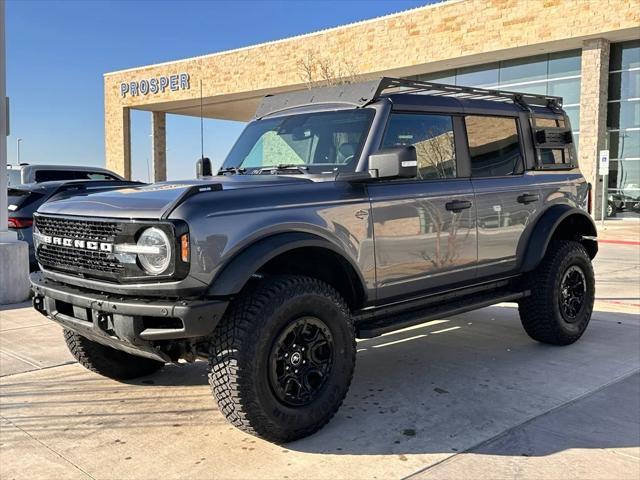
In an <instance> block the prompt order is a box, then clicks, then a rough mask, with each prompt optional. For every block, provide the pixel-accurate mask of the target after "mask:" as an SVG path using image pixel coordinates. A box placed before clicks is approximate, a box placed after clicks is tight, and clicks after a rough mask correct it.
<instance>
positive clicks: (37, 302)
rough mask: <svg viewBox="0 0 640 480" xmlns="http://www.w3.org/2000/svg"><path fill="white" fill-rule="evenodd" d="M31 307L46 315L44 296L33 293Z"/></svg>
mask: <svg viewBox="0 0 640 480" xmlns="http://www.w3.org/2000/svg"><path fill="white" fill-rule="evenodd" d="M32 303H33V308H35V309H36V310H37V311H38V312H40V313H41V314H42V315H46V314H47V312H46V309H45V307H44V297H43V296H42V295H34V296H33V300H32Z"/></svg>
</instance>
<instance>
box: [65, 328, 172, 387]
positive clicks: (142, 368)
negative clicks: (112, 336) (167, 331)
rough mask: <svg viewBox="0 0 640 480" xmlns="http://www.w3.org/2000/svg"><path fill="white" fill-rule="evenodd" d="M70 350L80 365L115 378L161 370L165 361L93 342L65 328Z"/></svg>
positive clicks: (138, 375) (127, 378)
mask: <svg viewBox="0 0 640 480" xmlns="http://www.w3.org/2000/svg"><path fill="white" fill-rule="evenodd" d="M64 340H65V342H66V343H67V347H69V351H70V352H71V354H72V355H73V356H74V357H75V359H76V360H77V361H78V363H79V364H80V365H82V366H83V367H85V368H86V369H88V370H91V371H92V372H96V373H99V374H100V375H103V376H105V377H109V378H113V379H115V380H130V379H133V378H137V377H143V376H145V375H150V374H152V373H155V372H156V371H158V370H160V369H161V368H162V367H163V366H164V363H162V362H158V361H156V360H151V359H150V358H145V357H139V356H137V355H131V354H129V353H126V352H123V351H121V350H116V349H115V348H110V347H107V346H105V345H102V344H100V343H97V342H93V341H91V340H89V339H88V338H86V337H83V336H82V335H79V334H77V333H75V332H73V331H71V330H66V329H65V330H64Z"/></svg>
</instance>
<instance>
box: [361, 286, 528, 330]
mask: <svg viewBox="0 0 640 480" xmlns="http://www.w3.org/2000/svg"><path fill="white" fill-rule="evenodd" d="M530 293H531V292H530V291H529V290H525V291H521V292H504V290H503V291H501V292H495V291H494V292H482V293H478V294H476V295H473V296H469V297H464V298H459V299H457V300H453V301H450V302H446V303H440V304H436V305H429V306H426V307H424V308H420V309H417V310H412V311H410V312H405V313H400V314H396V315H393V316H384V317H378V318H374V319H373V320H367V321H363V322H361V323H358V324H357V325H356V328H357V331H356V336H357V337H358V338H373V337H377V336H379V335H382V334H383V333H387V332H393V331H394V330H400V329H401V328H406V327H411V326H413V325H419V324H421V323H424V322H427V321H429V320H434V319H436V318H442V317H450V316H452V315H457V314H459V313H465V312H469V311H471V310H477V309H478V308H484V307H488V306H490V305H494V304H496V303H500V302H513V301H514V300H518V299H520V298H524V297H527V296H529V295H530Z"/></svg>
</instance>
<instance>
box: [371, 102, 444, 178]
mask: <svg viewBox="0 0 640 480" xmlns="http://www.w3.org/2000/svg"><path fill="white" fill-rule="evenodd" d="M407 145H413V146H415V147H416V153H417V155H418V178H419V179H421V180H425V179H436V178H455V176H456V151H455V145H454V140H453V122H452V119H451V117H449V116H447V115H420V114H409V113H406V114H405V113H394V114H392V115H391V119H390V120H389V125H388V127H387V132H386V133H385V136H384V141H383V142H382V148H391V147H401V146H407Z"/></svg>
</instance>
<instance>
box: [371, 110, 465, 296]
mask: <svg viewBox="0 0 640 480" xmlns="http://www.w3.org/2000/svg"><path fill="white" fill-rule="evenodd" d="M462 128H463V121H462V117H456V116H452V115H445V114H431V113H429V114H426V113H402V112H397V113H392V114H391V116H390V119H389V123H388V126H387V130H386V133H385V136H384V139H383V142H382V148H388V147H395V146H403V145H414V146H415V147H416V151H417V154H418V176H417V177H416V178H414V179H402V180H387V181H380V182H375V183H371V184H370V185H369V187H368V188H369V196H370V199H371V206H372V209H371V211H372V216H373V219H372V220H373V228H374V241H375V257H376V280H377V292H378V299H379V301H381V302H384V301H385V300H386V301H390V300H392V299H394V298H399V297H407V296H411V295H413V294H418V293H423V292H425V291H426V290H432V289H438V288H439V287H442V286H444V285H451V284H453V283H457V282H462V281H468V280H472V279H473V278H474V276H475V267H476V261H477V245H476V212H475V205H474V201H473V188H472V186H471V181H470V180H469V178H468V175H467V174H466V172H465V170H468V169H465V168H464V164H463V162H461V161H460V157H459V155H458V151H459V150H460V148H461V146H464V144H460V143H459V141H458V140H457V139H458V136H459V134H460V133H462V132H461V129H462Z"/></svg>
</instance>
